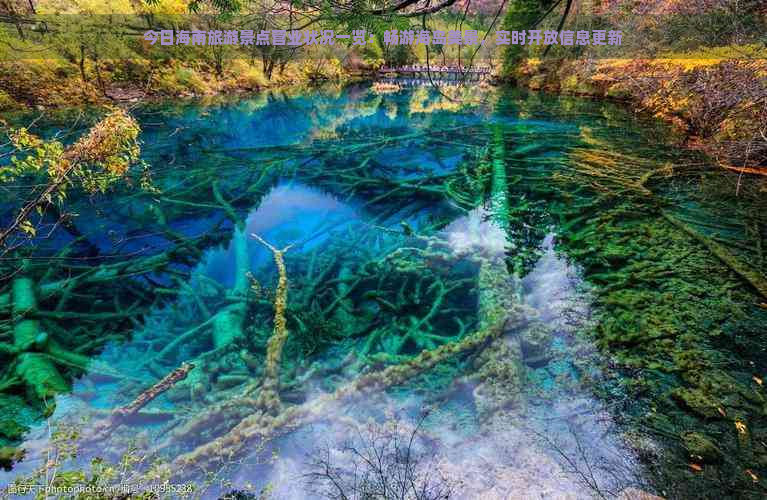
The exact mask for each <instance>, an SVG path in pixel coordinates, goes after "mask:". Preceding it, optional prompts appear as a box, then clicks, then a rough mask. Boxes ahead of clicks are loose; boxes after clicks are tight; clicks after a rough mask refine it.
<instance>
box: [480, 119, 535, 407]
mask: <svg viewBox="0 0 767 500" xmlns="http://www.w3.org/2000/svg"><path fill="white" fill-rule="evenodd" d="M490 153H491V158H492V167H493V169H492V172H493V178H492V191H491V195H490V213H491V221H492V223H493V224H495V225H497V226H498V227H500V228H501V229H502V230H503V234H504V235H508V234H509V200H508V183H507V180H506V162H505V161H504V158H505V145H504V143H503V135H502V132H501V129H500V128H499V127H495V128H494V130H493V138H492V147H491V150H490ZM477 279H478V287H477V289H478V290H479V314H478V315H479V328H480V329H483V328H487V327H488V326H489V325H493V324H498V323H499V322H503V321H504V318H506V317H508V316H509V314H511V311H516V307H517V306H518V304H519V302H520V294H519V279H518V276H516V274H513V273H511V272H509V268H508V266H507V265H506V262H505V254H504V253H500V254H498V255H489V256H488V257H486V258H484V259H483V261H482V264H481V265H480V269H479V276H478V278H477ZM509 333H510V334H509V335H505V336H504V337H499V338H497V339H495V340H494V341H493V346H492V347H491V348H490V349H487V350H485V351H483V352H482V353H481V354H480V357H479V358H478V360H477V364H478V365H480V366H479V367H478V370H477V375H476V376H477V378H478V379H479V380H481V381H482V382H481V383H480V384H479V385H478V386H477V387H476V388H475V390H474V399H475V404H476V405H477V411H478V412H479V416H480V419H481V420H482V421H483V422H485V421H487V420H488V419H489V418H490V417H492V416H493V415H494V414H495V413H496V412H498V411H499V410H504V409H512V408H513V409H514V410H517V411H518V412H524V409H525V401H524V397H523V396H522V392H523V387H524V377H525V367H524V364H523V362H522V348H521V344H520V338H519V334H518V333H517V332H513V333H512V332H509Z"/></svg>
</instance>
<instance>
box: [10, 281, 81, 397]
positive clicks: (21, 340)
mask: <svg viewBox="0 0 767 500" xmlns="http://www.w3.org/2000/svg"><path fill="white" fill-rule="evenodd" d="M11 294H12V297H13V299H12V300H13V318H14V321H15V325H14V328H13V345H14V348H15V349H16V350H17V351H18V352H22V354H21V355H19V357H18V358H17V363H16V374H17V375H18V376H19V378H21V380H23V381H24V382H25V383H26V385H27V389H28V391H29V392H30V396H34V397H36V398H38V399H40V400H43V401H45V400H46V399H48V398H51V397H52V396H53V395H54V394H56V393H59V392H64V391H66V390H67V383H66V382H65V381H64V378H63V377H62V376H61V374H60V373H59V371H58V369H56V367H55V366H54V364H53V362H52V361H51V359H50V358H49V357H48V356H46V355H45V354H42V353H36V352H24V351H27V350H28V349H30V348H31V347H32V346H33V345H34V344H35V343H36V342H37V341H38V340H39V338H40V337H42V335H41V334H40V322H39V321H38V320H36V319H32V318H30V317H29V316H30V315H32V314H34V313H35V312H36V311H37V298H36V297H35V285H34V282H33V281H32V280H31V279H30V278H26V277H19V278H16V279H15V280H14V281H13V285H12V286H11Z"/></svg>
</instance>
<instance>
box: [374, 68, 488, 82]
mask: <svg viewBox="0 0 767 500" xmlns="http://www.w3.org/2000/svg"><path fill="white" fill-rule="evenodd" d="M378 73H379V74H381V75H385V74H391V73H396V74H397V75H414V74H415V75H421V74H422V75H424V76H425V75H426V74H428V73H431V74H434V75H437V76H440V75H445V76H447V77H453V78H456V77H468V78H472V79H474V78H483V77H485V76H488V75H490V73H491V69H490V68H489V67H487V66H478V67H469V68H466V67H463V66H425V65H423V66H421V65H418V64H414V65H412V66H400V67H388V66H383V67H382V68H380V69H379V70H378Z"/></svg>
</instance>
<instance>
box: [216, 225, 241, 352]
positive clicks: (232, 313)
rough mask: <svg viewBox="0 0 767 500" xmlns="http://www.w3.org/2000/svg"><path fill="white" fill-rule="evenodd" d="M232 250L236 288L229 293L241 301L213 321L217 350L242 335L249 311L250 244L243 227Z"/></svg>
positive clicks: (237, 231) (233, 239)
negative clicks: (247, 296) (247, 293)
mask: <svg viewBox="0 0 767 500" xmlns="http://www.w3.org/2000/svg"><path fill="white" fill-rule="evenodd" d="M232 249H233V251H234V273H235V274H234V286H233V287H232V289H231V290H230V291H229V296H230V297H232V298H236V299H239V300H238V301H237V302H235V303H234V304H231V305H229V306H227V307H226V309H224V310H223V311H221V312H219V313H218V314H216V317H215V318H214V319H213V345H214V347H215V348H216V349H219V348H221V347H224V346H227V345H229V344H231V343H232V341H234V339H236V338H237V337H239V336H241V335H242V331H243V330H242V326H243V322H244V321H245V312H246V309H247V305H246V304H245V292H246V291H247V289H248V276H247V273H248V242H247V239H246V236H245V231H244V229H243V228H241V227H237V228H235V230H234V236H233V237H232Z"/></svg>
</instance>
